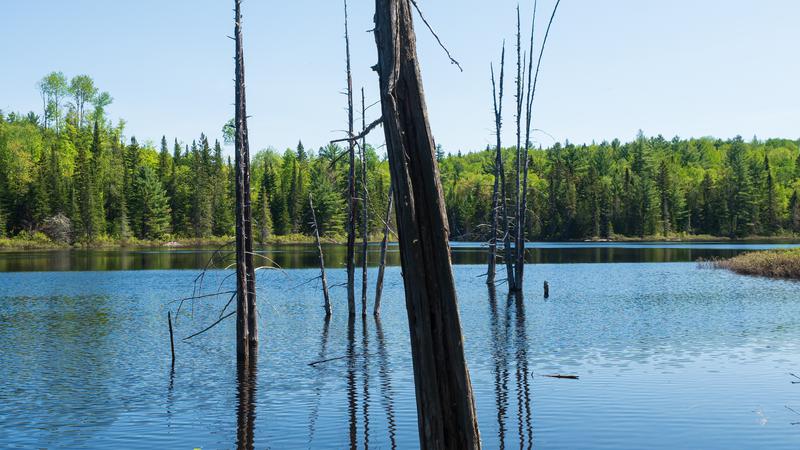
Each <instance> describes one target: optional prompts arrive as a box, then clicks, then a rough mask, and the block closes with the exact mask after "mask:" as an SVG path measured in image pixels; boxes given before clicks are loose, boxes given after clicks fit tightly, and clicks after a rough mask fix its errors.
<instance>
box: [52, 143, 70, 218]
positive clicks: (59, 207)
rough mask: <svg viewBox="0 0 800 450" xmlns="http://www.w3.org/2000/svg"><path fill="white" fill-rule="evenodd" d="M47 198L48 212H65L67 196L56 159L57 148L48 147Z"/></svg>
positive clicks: (55, 146) (62, 176)
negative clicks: (48, 199) (48, 203)
mask: <svg viewBox="0 0 800 450" xmlns="http://www.w3.org/2000/svg"><path fill="white" fill-rule="evenodd" d="M47 177H48V183H47V187H48V196H49V198H50V210H51V211H52V212H53V213H54V214H58V213H64V212H66V208H65V206H66V204H67V194H66V189H65V188H64V175H63V174H62V173H61V163H60V160H59V157H58V146H57V145H55V144H54V145H52V146H51V147H50V164H49V167H48V175H47Z"/></svg>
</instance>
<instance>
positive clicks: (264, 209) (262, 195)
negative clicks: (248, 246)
mask: <svg viewBox="0 0 800 450" xmlns="http://www.w3.org/2000/svg"><path fill="white" fill-rule="evenodd" d="M253 220H254V221H255V225H256V235H257V236H258V242H260V243H262V244H264V243H266V242H267V239H269V237H270V235H271V234H272V211H271V210H270V208H269V197H268V196H267V191H266V189H265V188H264V186H263V185H262V186H261V189H259V190H258V198H257V200H256V207H255V211H254V215H253Z"/></svg>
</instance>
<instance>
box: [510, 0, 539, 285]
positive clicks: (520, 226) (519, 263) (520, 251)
mask: <svg viewBox="0 0 800 450" xmlns="http://www.w3.org/2000/svg"><path fill="white" fill-rule="evenodd" d="M535 25H536V3H535V2H534V4H533V19H532V20H531V40H530V48H529V50H528V55H530V56H529V57H528V69H527V73H528V77H527V83H528V85H527V87H526V89H525V91H526V94H525V143H524V150H523V153H522V155H523V163H522V188H521V194H520V196H521V197H520V204H519V216H518V217H517V242H516V245H515V246H514V247H515V248H516V250H517V255H516V274H515V279H516V282H517V290H518V291H522V286H523V285H524V277H525V230H526V227H527V220H526V219H527V215H528V214H527V213H528V162H529V159H530V142H531V118H532V117H531V110H532V106H533V104H532V102H533V98H532V96H531V80H532V79H533V76H532V73H533V38H534V30H535V28H534V27H535Z"/></svg>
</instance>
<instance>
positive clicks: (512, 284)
mask: <svg viewBox="0 0 800 450" xmlns="http://www.w3.org/2000/svg"><path fill="white" fill-rule="evenodd" d="M524 66H525V64H524V63H523V61H522V31H521V26H520V14H519V5H517V80H516V88H517V94H516V98H515V99H516V106H517V116H516V122H517V148H516V150H517V161H516V162H517V180H516V183H515V186H516V191H515V196H514V206H515V213H514V256H513V258H512V261H510V262H509V263H510V264H514V265H515V270H514V275H513V276H512V277H511V278H509V282H508V289H509V290H510V291H516V290H518V289H522V284H521V283H520V282H519V280H517V275H519V267H518V265H517V264H516V263H517V262H518V260H519V258H518V255H519V251H520V248H519V244H520V240H521V234H522V229H520V225H521V224H522V215H523V213H522V189H521V188H522V103H523V87H524V86H525V68H524ZM509 256H510V255H509Z"/></svg>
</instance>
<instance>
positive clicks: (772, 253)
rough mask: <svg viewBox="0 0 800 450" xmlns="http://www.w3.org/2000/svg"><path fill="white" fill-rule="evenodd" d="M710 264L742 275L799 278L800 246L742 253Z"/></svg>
mask: <svg viewBox="0 0 800 450" xmlns="http://www.w3.org/2000/svg"><path fill="white" fill-rule="evenodd" d="M711 264H712V266H713V267H715V268H718V269H726V270H730V271H732V272H735V273H738V274H742V275H756V276H762V277H768V278H783V279H790V280H800V248H793V249H785V250H769V251H761V252H751V253H744V254H741V255H738V256H735V257H733V258H730V259H723V260H716V261H712V262H711Z"/></svg>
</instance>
